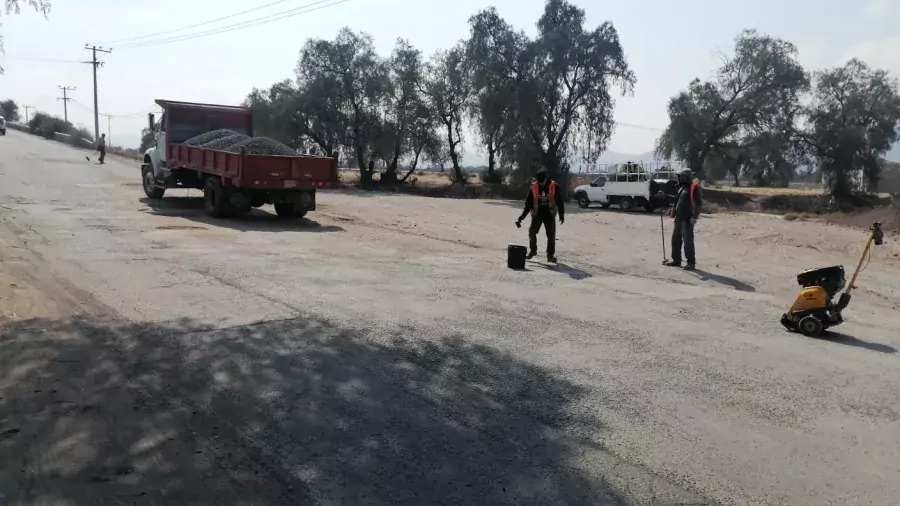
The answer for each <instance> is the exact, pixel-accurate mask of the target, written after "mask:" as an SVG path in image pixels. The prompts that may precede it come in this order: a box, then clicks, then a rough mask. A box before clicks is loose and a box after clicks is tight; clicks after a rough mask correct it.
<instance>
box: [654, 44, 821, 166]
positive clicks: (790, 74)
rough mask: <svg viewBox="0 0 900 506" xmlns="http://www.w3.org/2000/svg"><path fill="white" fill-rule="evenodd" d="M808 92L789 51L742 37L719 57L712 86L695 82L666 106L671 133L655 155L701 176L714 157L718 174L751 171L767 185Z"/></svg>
mask: <svg viewBox="0 0 900 506" xmlns="http://www.w3.org/2000/svg"><path fill="white" fill-rule="evenodd" d="M808 88H809V78H808V76H807V75H806V72H805V71H804V70H803V67H802V66H801V65H800V63H799V62H798V61H797V48H796V47H795V46H794V45H793V44H791V43H790V42H787V41H784V40H781V39H776V38H773V37H770V36H767V35H762V34H759V33H757V32H756V31H754V30H745V31H744V32H742V33H741V34H740V35H739V36H738V37H737V39H736V41H735V48H734V54H733V55H732V56H727V55H722V65H721V66H720V67H719V68H718V69H717V71H716V74H715V77H714V78H712V79H710V80H708V81H701V80H699V79H695V80H694V81H692V82H691V83H690V84H689V85H688V89H687V90H686V91H683V92H681V93H679V94H677V95H676V96H674V97H672V99H671V100H670V101H669V126H668V127H667V128H666V130H665V131H664V133H663V134H662V136H661V137H660V138H659V141H658V144H657V152H658V154H659V155H660V156H661V157H663V158H667V159H668V158H672V157H675V158H679V159H682V160H685V161H686V162H687V163H688V164H689V166H690V167H691V168H692V169H694V170H695V171H696V172H698V173H699V174H701V175H703V174H704V172H705V170H706V169H707V168H709V167H708V166H707V160H708V159H709V158H710V156H711V155H712V156H713V157H714V158H715V159H716V160H715V161H714V163H713V164H712V165H713V166H714V167H716V168H718V169H719V170H720V171H725V172H727V173H730V174H731V175H733V176H735V177H737V175H738V174H739V173H740V172H741V171H742V170H750V171H751V172H753V173H755V174H756V175H757V177H762V178H763V179H765V178H766V177H768V176H769V175H771V174H772V173H773V172H774V173H778V171H781V170H784V168H783V167H781V162H780V161H779V160H782V159H786V158H789V156H790V155H789V154H788V151H790V148H791V143H790V142H787V139H786V138H785V134H786V133H787V132H790V131H791V130H792V129H793V125H794V122H795V119H796V116H797V113H798V112H799V110H800V97H801V95H802V94H803V93H804V92H805V91H806V90H807V89H808ZM772 149H775V150H777V151H778V152H777V153H774V154H773V155H772V156H773V158H772V159H770V160H768V161H765V160H761V159H759V157H758V155H759V154H762V153H769V152H770V150H772ZM723 160H727V162H725V163H724V164H723V163H716V162H722V161H723ZM748 164H749V165H748ZM750 165H752V167H750ZM717 175H718V176H722V175H724V174H723V173H720V174H717Z"/></svg>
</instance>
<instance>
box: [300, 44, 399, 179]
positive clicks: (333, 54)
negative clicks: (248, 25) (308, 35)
mask: <svg viewBox="0 0 900 506" xmlns="http://www.w3.org/2000/svg"><path fill="white" fill-rule="evenodd" d="M297 76H298V83H299V84H300V87H301V89H304V90H311V91H312V92H314V94H315V96H317V97H327V98H328V100H327V101H325V102H324V103H322V104H320V105H315V106H314V105H312V104H310V103H309V102H308V101H307V102H306V107H307V108H312V109H315V108H316V107H322V106H325V107H327V111H326V112H327V114H326V118H327V119H329V120H333V121H335V122H336V123H337V124H338V125H339V126H340V131H339V132H336V134H337V137H338V142H339V143H340V144H342V145H344V146H346V147H347V148H349V149H350V150H351V151H352V153H353V156H354V157H355V159H356V163H357V164H358V166H359V170H360V183H361V184H363V185H368V184H371V182H372V171H371V170H370V169H369V167H370V166H371V164H370V163H368V162H370V161H372V160H371V146H372V145H373V144H374V143H375V142H376V141H377V139H376V138H375V137H374V136H375V135H376V132H377V131H378V130H380V128H379V127H380V124H381V122H382V120H383V118H382V107H383V105H384V102H385V96H386V92H387V90H388V76H387V71H386V66H385V64H384V62H383V61H382V60H381V58H379V56H378V54H377V53H376V52H375V47H374V43H373V41H372V37H371V36H370V35H368V34H364V33H363V34H357V33H354V32H353V31H351V30H350V29H349V28H344V29H342V30H341V31H340V33H338V36H337V37H336V38H335V40H333V41H328V40H322V39H312V40H309V41H307V42H306V45H305V46H304V48H303V50H302V52H301V56H300V62H299V64H298V66H297ZM322 119H323V118H321V117H320V118H317V119H316V120H312V119H311V118H310V117H309V116H307V117H306V118H305V120H306V121H307V124H309V125H313V124H314V123H315V121H321V120H322ZM322 142H323V143H327V142H326V141H325V140H323V141H322ZM367 157H368V158H369V160H367V159H366V158H367Z"/></svg>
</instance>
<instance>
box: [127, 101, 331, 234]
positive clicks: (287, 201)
mask: <svg viewBox="0 0 900 506" xmlns="http://www.w3.org/2000/svg"><path fill="white" fill-rule="evenodd" d="M156 103H157V105H159V106H160V107H161V108H162V110H163V113H162V116H161V117H160V119H159V121H156V119H155V117H154V115H153V114H150V115H149V118H148V119H149V126H150V128H151V131H152V132H153V135H154V138H155V145H154V146H152V147H151V148H150V149H148V150H147V152H146V153H145V154H144V160H143V163H142V165H141V178H142V181H143V187H144V193H145V194H146V195H147V197H148V198H150V199H153V200H158V199H161V198H162V197H163V195H164V194H165V192H166V190H167V189H170V188H195V189H199V190H203V197H204V207H205V209H206V211H207V212H208V213H209V214H210V215H211V216H214V217H227V216H235V215H240V214H243V213H246V212H249V211H250V209H251V208H253V207H262V206H264V205H266V204H273V205H274V206H275V212H276V214H278V216H280V217H284V218H290V217H300V216H304V215H306V213H307V212H309V211H313V210H315V208H316V190H318V189H323V188H333V187H334V186H336V185H337V181H338V168H337V157H336V156H332V157H326V156H307V155H301V154H297V155H293V156H278V155H255V154H249V153H246V152H245V151H244V150H241V152H238V153H232V152H228V151H223V150H216V149H204V148H202V147H195V146H187V145H185V144H184V142H185V141H187V140H189V139H191V138H193V137H196V136H198V135H200V134H203V133H206V132H211V131H213V130H220V129H228V130H233V131H235V132H237V133H241V134H244V135H248V136H252V135H253V118H252V114H251V111H250V109H249V108H247V107H235V106H227V105H215V104H198V103H192V102H176V101H171V100H157V101H156Z"/></svg>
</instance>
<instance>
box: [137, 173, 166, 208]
mask: <svg viewBox="0 0 900 506" xmlns="http://www.w3.org/2000/svg"><path fill="white" fill-rule="evenodd" d="M141 181H142V184H141V186H143V187H144V194H145V195H147V198H148V199H152V200H159V199H161V198H163V195H165V194H166V189H165V188H160V187H158V186H156V176H154V175H153V167H152V166H147V165H144V166H143V167H141Z"/></svg>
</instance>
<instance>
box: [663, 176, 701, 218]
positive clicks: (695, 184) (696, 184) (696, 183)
mask: <svg viewBox="0 0 900 506" xmlns="http://www.w3.org/2000/svg"><path fill="white" fill-rule="evenodd" d="M699 186H700V182H699V181H697V180H696V179H694V180H693V181H691V188H690V190H689V191H690V192H691V216H692V217H693V215H694V212H695V209H694V190H696V189H697V188H698V187H699ZM676 207H678V198H676V199H675V203H674V204H672V210H670V211H669V218H674V217H675V208H676Z"/></svg>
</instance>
